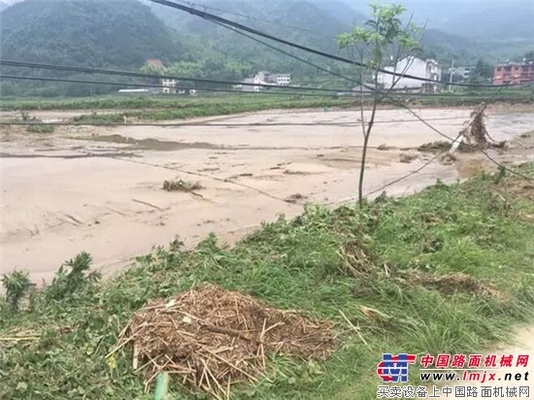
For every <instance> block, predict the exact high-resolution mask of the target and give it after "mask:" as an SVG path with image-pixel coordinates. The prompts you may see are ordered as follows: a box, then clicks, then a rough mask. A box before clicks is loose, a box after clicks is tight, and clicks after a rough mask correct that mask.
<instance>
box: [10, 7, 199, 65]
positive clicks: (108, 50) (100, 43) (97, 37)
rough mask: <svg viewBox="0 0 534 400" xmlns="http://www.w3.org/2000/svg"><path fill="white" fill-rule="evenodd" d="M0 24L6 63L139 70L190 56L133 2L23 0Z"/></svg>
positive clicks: (144, 8) (183, 47) (161, 25)
mask: <svg viewBox="0 0 534 400" xmlns="http://www.w3.org/2000/svg"><path fill="white" fill-rule="evenodd" d="M1 18H2V30H1V35H2V39H1V40H2V57H3V58H5V59H17V60H31V61H39V62H51V63H57V64H75V65H85V66H98V67H107V66H114V67H129V68H138V67H140V66H141V65H143V63H144V61H145V60H146V59H147V58H161V59H165V60H177V59H183V58H187V57H189V56H190V53H189V50H187V47H186V46H185V45H183V44H181V43H180V42H179V41H177V40H176V36H173V35H171V33H170V31H169V30H168V29H167V28H166V27H165V26H164V24H162V22H161V21H160V20H159V19H158V18H157V17H156V16H155V15H154V14H153V13H152V12H151V11H150V9H149V8H148V7H146V6H144V5H142V4H141V3H139V2H137V1H135V0H114V1H108V0H79V1H72V0H46V1H41V0H26V1H24V2H22V3H18V4H15V5H13V6H11V7H9V8H7V9H6V10H4V11H3V12H2V14H1Z"/></svg>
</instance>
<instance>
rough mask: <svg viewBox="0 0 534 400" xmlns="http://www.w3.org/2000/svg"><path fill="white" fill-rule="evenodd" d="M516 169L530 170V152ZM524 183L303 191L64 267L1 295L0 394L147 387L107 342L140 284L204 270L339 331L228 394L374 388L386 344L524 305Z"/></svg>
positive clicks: (172, 282) (474, 327) (522, 316)
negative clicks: (232, 241) (295, 199)
mask: <svg viewBox="0 0 534 400" xmlns="http://www.w3.org/2000/svg"><path fill="white" fill-rule="evenodd" d="M521 170H522V172H523V173H525V174H528V175H529V176H531V177H534V165H527V166H524V167H522V169H521ZM525 184H526V183H525V181H521V180H520V179H519V178H515V177H511V176H507V177H504V178H503V177H502V176H497V175H496V176H490V175H484V176H481V177H478V178H476V179H473V180H471V181H468V182H466V183H464V184H461V185H460V184H457V185H452V186H446V185H443V184H440V183H438V184H437V185H435V186H434V187H431V188H428V189H426V190H424V191H423V192H421V193H419V194H417V195H414V196H410V197H407V198H401V199H380V200H378V201H376V202H374V203H372V204H369V205H367V206H366V207H364V208H363V209H358V208H356V207H352V206H351V207H341V208H338V209H336V210H333V211H330V210H327V209H324V208H322V207H315V206H310V207H308V208H307V210H306V211H305V212H304V213H303V214H302V215H301V216H299V217H297V218H296V219H294V220H292V221H286V220H284V219H283V218H282V219H280V220H279V221H278V222H275V223H269V224H265V225H264V226H263V227H262V228H261V229H259V230H257V231H256V232H255V233H253V234H252V235H250V236H248V237H246V238H245V239H244V240H242V241H241V242H239V243H238V244H237V245H236V246H235V247H234V248H225V247H221V245H220V244H218V243H217V241H216V238H215V237H214V236H209V237H208V238H206V239H205V240H204V241H203V242H201V243H200V244H199V245H198V247H196V248H195V249H194V250H192V251H184V250H183V249H182V248H181V246H180V243H179V242H177V241H175V242H173V243H172V244H171V245H170V246H169V247H168V248H160V249H157V250H155V251H154V252H153V253H152V254H150V255H147V256H144V257H140V258H139V259H138V261H137V263H136V265H135V266H134V267H133V268H132V269H130V270H129V271H126V272H124V273H123V274H122V275H120V276H119V277H118V278H115V279H113V280H111V281H106V282H98V281H97V280H96V279H89V278H85V277H83V273H76V274H74V276H73V275H70V278H69V277H67V276H66V275H65V272H63V273H60V274H59V275H58V277H57V279H56V281H55V282H54V283H53V284H52V285H50V286H49V287H48V288H46V289H45V290H43V291H40V292H38V293H37V294H35V295H34V296H33V298H32V300H31V302H30V308H29V309H28V310H24V311H19V312H14V311H12V310H11V309H10V308H9V307H8V306H7V304H3V306H2V310H1V314H0V321H2V323H1V326H0V337H1V338H2V340H0V398H7V399H54V400H56V399H74V398H88V399H116V400H119V399H134V398H136V399H149V398H152V396H148V395H143V394H142V393H143V389H144V387H143V382H142V379H140V378H139V377H137V376H136V375H135V374H134V373H133V371H132V361H131V360H132V355H131V353H130V350H127V349H126V348H124V349H121V350H120V351H119V352H118V353H116V355H115V357H116V359H114V361H113V363H110V362H106V358H105V356H106V354H107V353H108V352H109V351H110V350H111V349H112V348H114V346H115V345H116V341H117V336H118V333H119V332H120V331H121V330H122V328H123V327H124V326H125V324H126V322H127V320H128V319H129V318H130V317H131V315H132V313H133V312H134V311H135V310H137V309H138V308H140V307H141V306H143V305H144V304H145V302H146V301H147V300H148V299H152V298H157V297H169V296H172V295H175V294H177V293H180V292H181V291H184V290H187V289H189V288H190V287H192V286H194V285H198V284H201V283H215V284H219V285H221V286H223V287H224V288H226V289H231V290H238V291H240V292H243V293H246V294H249V295H252V296H254V297H256V298H257V299H259V300H261V301H263V302H265V303H267V304H270V305H272V306H275V307H279V308H282V309H300V310H303V311H305V312H306V313H308V314H310V315H312V316H315V317H320V318H323V319H327V320H331V321H333V322H334V323H335V329H336V332H337V334H338V337H339V340H340V341H341V342H342V346H341V347H340V348H339V349H338V350H337V351H336V352H335V353H334V355H333V356H332V357H331V358H329V359H328V360H327V361H324V362H316V363H304V362H297V361H294V360H292V359H289V358H286V357H282V356H276V357H274V356H273V357H272V360H271V362H270V363H269V364H268V366H267V372H266V374H265V376H264V377H263V378H262V379H260V381H259V382H258V383H257V384H256V385H255V386H254V387H251V386H244V387H242V388H241V389H240V390H235V391H234V398H236V399H249V398H254V399H273V400H274V399H310V398H313V399H334V398H335V399H347V400H349V399H350V400H353V399H372V398H376V389H377V384H378V378H377V376H376V365H377V363H378V362H379V361H380V357H381V353H382V352H392V353H397V352H415V353H417V354H422V353H424V354H426V353H430V354H432V353H435V354H437V353H469V352H480V351H481V350H482V347H483V346H485V345H487V344H488V343H490V342H493V341H499V340H503V339H506V338H509V333H510V329H511V328H510V327H511V325H512V324H514V323H516V322H519V321H522V320H528V319H529V318H531V316H532V314H529V311H532V308H533V306H534V290H533V287H534V285H533V284H534V275H533V274H532V261H533V258H534V220H533V217H532V216H533V215H534V198H533V197H532V194H531V193H529V192H528V190H525V189H524V187H525ZM528 196H530V197H528ZM116 245H120V243H117V244H116ZM86 261H87V259H85V260H84V259H83V257H81V258H79V259H78V260H76V261H75V262H74V263H72V264H73V265H81V264H84V265H86V264H87V262H86ZM341 313H343V314H344V316H345V317H346V318H347V319H348V320H350V323H351V325H349V323H348V322H347V320H346V319H345V318H344V317H343V316H342V315H341ZM354 327H358V329H359V330H358V332H356V331H355V330H354ZM17 335H19V337H20V335H22V336H23V337H25V338H26V339H25V340H15V337H16V336H17ZM10 338H11V339H10ZM115 362H116V363H115ZM171 390H172V392H173V394H174V397H172V398H176V399H181V398H190V396H191V394H189V393H188V392H186V391H184V390H183V389H181V388H180V387H179V386H178V385H172V387H171ZM198 398H203V397H198Z"/></svg>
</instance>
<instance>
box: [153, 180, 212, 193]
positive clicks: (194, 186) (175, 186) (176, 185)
mask: <svg viewBox="0 0 534 400" xmlns="http://www.w3.org/2000/svg"><path fill="white" fill-rule="evenodd" d="M203 188H204V186H202V185H201V184H200V182H189V181H184V180H183V179H172V180H168V181H164V182H163V190H166V191H167V192H193V191H195V190H200V189H203Z"/></svg>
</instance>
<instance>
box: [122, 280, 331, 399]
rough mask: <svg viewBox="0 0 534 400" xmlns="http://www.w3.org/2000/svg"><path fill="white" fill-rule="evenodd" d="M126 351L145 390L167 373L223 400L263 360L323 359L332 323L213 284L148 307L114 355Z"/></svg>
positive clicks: (261, 366)
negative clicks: (278, 357)
mask: <svg viewBox="0 0 534 400" xmlns="http://www.w3.org/2000/svg"><path fill="white" fill-rule="evenodd" d="M126 345H127V346H131V347H132V348H133V354H134V360H133V365H134V368H135V369H136V371H137V372H140V373H142V374H143V375H144V376H145V377H146V386H145V387H146V389H147V390H148V388H149V387H150V386H151V384H152V383H153V381H154V380H155V378H156V376H157V375H158V374H159V373H160V372H167V373H169V374H171V375H172V376H174V377H176V378H178V381H179V382H180V383H182V384H183V385H185V386H187V387H189V388H191V389H193V390H195V389H201V390H203V391H205V392H208V393H209V394H211V395H212V396H213V397H214V398H216V399H224V398H229V397H230V389H231V386H232V385H234V384H236V383H238V382H254V381H256V379H257V377H258V376H259V375H260V374H261V372H262V371H263V370H265V368H266V355H267V354H269V353H272V352H276V353H279V354H285V355H289V356H293V357H297V358H300V359H313V358H315V359H324V358H326V357H328V356H329V355H330V354H331V353H332V351H333V349H334V347H335V339H334V334H333V332H332V323H331V322H325V321H318V320H314V319H310V318H307V317H305V316H303V315H302V314H300V313H298V312H294V311H282V310H278V309H275V308H271V307H267V306H265V305H263V304H261V303H259V302H257V301H256V300H254V299H253V298H251V297H249V296H245V295H243V294H241V293H238V292H231V291H226V290H224V289H222V288H220V287H217V286H211V285H210V286H203V287H197V288H194V289H191V290H190V291H188V292H186V293H183V294H182V295H180V296H178V297H176V298H174V299H172V300H170V301H165V300H156V301H152V302H149V303H148V304H147V305H146V306H145V307H143V308H142V309H140V310H138V311H137V312H136V313H135V314H134V316H133V317H132V319H131V320H130V321H129V323H128V324H127V326H126V327H125V329H124V330H123V332H122V333H121V335H120V338H119V344H118V346H117V348H116V349H115V350H114V351H113V352H112V353H114V352H115V351H116V350H118V349H119V348H122V347H123V346H126Z"/></svg>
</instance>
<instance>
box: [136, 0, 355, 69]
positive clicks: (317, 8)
mask: <svg viewBox="0 0 534 400" xmlns="http://www.w3.org/2000/svg"><path fill="white" fill-rule="evenodd" d="M144 3H145V4H147V5H150V7H151V9H152V10H153V12H154V13H155V14H156V15H157V16H158V17H160V18H161V19H162V20H163V21H164V22H165V23H166V24H167V25H168V26H169V27H170V28H172V29H174V30H176V31H177V32H179V33H180V34H181V35H184V36H187V37H190V38H194V39H196V40H198V41H201V42H202V43H204V44H205V45H207V46H210V47H211V48H214V49H217V50H218V51H220V52H222V53H224V54H229V55H231V56H232V57H233V58H235V59H237V60H239V61H240V62H246V63H248V64H251V65H253V66H254V67H255V68H256V69H257V70H263V69H267V70H272V71H279V72H282V71H285V72H291V73H296V74H298V75H300V76H302V75H309V74H317V71H316V70H314V69H313V67H309V66H306V65H304V64H302V63H301V62H299V61H296V60H292V59H291V58H289V57H287V56H286V55H283V54H281V53H279V52H276V51H275V50H272V49H269V48H267V47H265V46H263V45H261V44H259V43H257V42H254V41H253V40H251V39H249V38H247V37H244V36H242V35H239V34H238V33H235V32H233V31H231V30H229V29H227V28H224V27H221V26H218V25H216V24H214V23H212V22H210V21H206V20H203V19H202V18H199V17H197V16H194V15H191V14H188V13H186V12H184V11H181V10H175V9H171V8H169V7H165V6H162V5H159V4H155V3H152V2H150V1H146V0H144ZM197 4H199V3H197ZM331 8H332V5H331V4H330V5H329V4H328V3H323V2H317V0H309V1H307V0H300V1H291V0H289V1H288V0H271V1H269V2H265V1H263V0H261V1H260V0H211V1H207V0H204V1H203V2H202V5H200V4H199V5H198V9H200V10H206V11H208V12H211V13H213V14H217V15H219V16H222V17H224V18H227V19H230V20H232V21H236V22H239V23H242V24H244V25H247V26H250V27H254V28H256V29H258V30H260V31H262V32H265V33H270V34H273V35H275V36H278V37H282V38H284V39H286V40H288V41H292V42H296V43H299V44H304V45H308V46H312V47H314V48H319V49H322V50H325V51H329V52H336V51H337V49H336V43H335V38H336V36H337V35H338V34H339V33H341V32H344V31H347V30H349V29H350V27H351V21H352V19H353V16H358V14H357V13H356V12H354V11H352V10H351V9H350V8H347V10H349V11H350V13H348V14H347V13H346V14H345V15H344V16H343V18H338V16H339V15H338V16H334V15H332V14H331V13H330V12H329V11H331ZM261 40H264V41H265V40H266V39H261ZM267 41H268V40H267ZM268 42H269V41H268ZM269 43H270V44H271V45H273V46H276V47H278V48H282V49H283V50H285V51H289V52H291V53H295V54H298V55H302V56H303V57H305V58H307V59H308V58H309V59H310V60H313V61H314V62H317V63H319V64H322V65H328V64H329V63H330V64H331V62H329V61H328V60H325V59H321V58H317V57H314V56H311V58H310V56H309V55H307V54H305V53H302V52H298V51H295V50H292V49H291V48H288V47H287V46H284V45H281V44H277V43H274V42H272V43H271V42H269Z"/></svg>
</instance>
